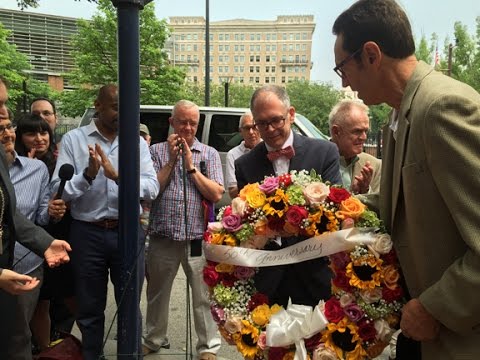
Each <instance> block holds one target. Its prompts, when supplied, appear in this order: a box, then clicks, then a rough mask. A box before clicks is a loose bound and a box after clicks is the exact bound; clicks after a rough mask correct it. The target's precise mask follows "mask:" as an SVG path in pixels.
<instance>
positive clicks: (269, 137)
mask: <svg viewBox="0 0 480 360" xmlns="http://www.w3.org/2000/svg"><path fill="white" fill-rule="evenodd" d="M250 109H251V110H252V114H253V120H254V123H255V126H256V128H257V129H258V131H259V132H260V136H261V137H262V139H263V140H264V141H263V143H261V144H259V145H257V146H256V147H255V148H254V149H252V150H251V151H250V152H249V153H247V154H245V155H243V156H241V157H240V158H238V159H237V160H236V161H235V176H236V178H237V184H238V188H239V189H241V188H243V187H244V186H245V185H246V184H248V183H255V182H260V181H262V180H263V179H264V178H265V176H279V175H282V174H285V173H288V172H289V171H290V170H297V171H300V170H307V171H310V170H311V169H315V171H316V172H317V174H318V175H320V176H321V177H322V180H323V181H330V182H332V183H334V184H341V183H342V180H341V176H340V170H339V169H340V165H339V154H338V149H337V146H336V145H335V144H333V143H331V142H329V141H325V140H320V139H312V138H307V137H304V136H302V135H299V134H296V133H294V132H293V131H292V124H293V122H294V120H295V108H294V107H293V106H291V105H290V98H289V97H288V94H287V92H286V90H285V89H284V88H283V87H281V86H277V85H266V86H263V87H261V88H259V89H257V90H256V91H255V92H254V94H253V96H252V99H251V100H250ZM302 240H304V239H303V238H298V237H295V238H282V239H281V244H280V245H279V244H278V242H270V243H269V244H267V247H266V248H265V249H266V250H275V249H279V248H284V247H287V246H290V245H293V244H295V243H297V242H299V241H302ZM331 277H332V274H331V271H330V269H329V268H328V259H327V258H319V259H314V260H309V261H305V262H302V263H298V264H292V265H282V266H272V267H264V268H261V269H260V271H259V272H258V273H257V275H256V276H255V285H256V287H257V289H258V290H259V291H260V292H262V293H265V294H266V295H267V296H268V297H269V299H270V304H274V303H277V304H281V305H284V306H286V305H287V303H288V298H289V297H290V298H291V299H292V303H295V304H303V305H311V306H315V305H317V304H318V301H319V300H321V299H328V298H329V297H330V279H331Z"/></svg>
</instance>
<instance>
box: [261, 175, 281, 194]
mask: <svg viewBox="0 0 480 360" xmlns="http://www.w3.org/2000/svg"><path fill="white" fill-rule="evenodd" d="M278 184H279V182H278V178H277V177H272V176H270V177H266V178H265V180H263V184H262V185H260V187H259V188H260V190H261V191H263V192H264V193H265V194H267V195H270V194H271V193H273V192H274V191H275V190H277V189H278Z"/></svg>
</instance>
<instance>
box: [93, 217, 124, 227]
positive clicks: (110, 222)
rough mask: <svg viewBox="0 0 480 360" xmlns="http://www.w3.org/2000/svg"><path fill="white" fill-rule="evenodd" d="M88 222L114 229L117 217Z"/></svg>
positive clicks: (116, 225)
mask: <svg viewBox="0 0 480 360" xmlns="http://www.w3.org/2000/svg"><path fill="white" fill-rule="evenodd" d="M90 224H92V225H95V226H98V227H101V228H104V229H115V228H117V227H118V219H103V220H98V221H92V222H90Z"/></svg>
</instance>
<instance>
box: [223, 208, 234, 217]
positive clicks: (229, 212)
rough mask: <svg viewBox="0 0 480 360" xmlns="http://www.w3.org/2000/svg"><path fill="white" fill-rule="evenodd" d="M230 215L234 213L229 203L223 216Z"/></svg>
mask: <svg viewBox="0 0 480 360" xmlns="http://www.w3.org/2000/svg"><path fill="white" fill-rule="evenodd" d="M228 215H232V207H231V206H230V205H228V206H227V207H226V208H225V210H224V211H223V217H225V216H228Z"/></svg>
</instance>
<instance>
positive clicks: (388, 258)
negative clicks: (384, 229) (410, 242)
mask: <svg viewBox="0 0 480 360" xmlns="http://www.w3.org/2000/svg"><path fill="white" fill-rule="evenodd" d="M381 259H382V260H383V263H384V264H385V265H394V264H396V263H397V262H398V260H397V254H396V253H395V250H394V249H392V250H390V252H389V253H388V254H384V255H382V256H381Z"/></svg>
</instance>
